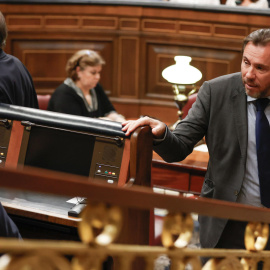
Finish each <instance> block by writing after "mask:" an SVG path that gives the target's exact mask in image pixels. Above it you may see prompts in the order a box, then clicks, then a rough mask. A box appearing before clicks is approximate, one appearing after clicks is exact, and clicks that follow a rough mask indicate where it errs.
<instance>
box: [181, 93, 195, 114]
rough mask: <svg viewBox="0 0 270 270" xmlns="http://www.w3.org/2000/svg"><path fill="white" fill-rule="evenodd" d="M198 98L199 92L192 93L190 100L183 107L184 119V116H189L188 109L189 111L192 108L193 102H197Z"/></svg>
mask: <svg viewBox="0 0 270 270" xmlns="http://www.w3.org/2000/svg"><path fill="white" fill-rule="evenodd" d="M196 98H197V93H195V94H192V95H190V96H189V98H188V102H187V104H186V105H185V106H184V107H183V110H182V111H183V116H182V119H184V118H185V117H186V116H187V114H188V111H189V109H190V108H191V106H192V104H193V103H194V102H195V100H196Z"/></svg>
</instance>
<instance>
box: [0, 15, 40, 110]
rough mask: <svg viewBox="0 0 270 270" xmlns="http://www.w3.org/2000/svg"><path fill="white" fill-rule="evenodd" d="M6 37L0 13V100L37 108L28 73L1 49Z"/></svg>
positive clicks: (34, 92)
mask: <svg viewBox="0 0 270 270" xmlns="http://www.w3.org/2000/svg"><path fill="white" fill-rule="evenodd" d="M6 38H7V27H6V22H5V18H4V16H3V14H2V13H0V102H2V103H7V104H13V105H19V106H24V107H31V108H38V101H37V94H36V91H35V88H34V85H33V81H32V77H31V75H30V73H29V72H28V70H27V69H26V67H25V66H24V65H23V64H22V62H21V61H20V60H19V59H17V58H16V57H14V56H12V55H9V54H6V53H5V52H4V51H3V47H4V46H5V44H6Z"/></svg>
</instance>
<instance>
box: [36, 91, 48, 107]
mask: <svg viewBox="0 0 270 270" xmlns="http://www.w3.org/2000/svg"><path fill="white" fill-rule="evenodd" d="M37 99H38V105H39V109H41V110H47V108H48V104H49V101H50V99H51V95H49V94H48V95H37Z"/></svg>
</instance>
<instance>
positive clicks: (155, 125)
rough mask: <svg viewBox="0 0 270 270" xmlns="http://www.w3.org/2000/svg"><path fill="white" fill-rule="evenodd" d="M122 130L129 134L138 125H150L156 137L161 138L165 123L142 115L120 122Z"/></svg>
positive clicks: (164, 130) (163, 133)
mask: <svg viewBox="0 0 270 270" xmlns="http://www.w3.org/2000/svg"><path fill="white" fill-rule="evenodd" d="M122 126H123V128H122V130H123V131H124V132H125V133H126V136H129V135H130V134H131V133H132V132H133V131H135V130H136V129H137V128H138V127H142V126H150V128H151V129H152V134H153V135H154V137H155V138H156V139H162V138H163V137H164V135H165V132H166V125H165V124H164V123H162V122H161V121H159V120H156V119H153V118H150V117H148V116H144V117H142V118H139V119H138V120H129V121H125V122H123V123H122Z"/></svg>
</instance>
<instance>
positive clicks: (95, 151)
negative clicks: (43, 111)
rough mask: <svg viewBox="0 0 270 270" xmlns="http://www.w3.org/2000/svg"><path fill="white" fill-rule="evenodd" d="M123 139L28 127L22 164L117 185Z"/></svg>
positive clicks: (42, 127) (24, 136) (22, 145)
mask: <svg viewBox="0 0 270 270" xmlns="http://www.w3.org/2000/svg"><path fill="white" fill-rule="evenodd" d="M123 149H124V139H120V138H119V139H118V138H115V137H110V136H99V135H97V134H93V133H87V132H77V131H71V130H63V129H57V128H52V127H46V126H40V125H32V126H25V128H24V133H23V139H22V144H21V151H20V155H19V164H21V165H27V166H34V167H40V168H44V169H50V170H56V171H62V172H67V173H72V174H77V175H83V176H88V177H91V178H95V179H100V180H103V181H106V182H107V183H110V184H117V182H118V178H119V174H120V168H121V162H122V156H123Z"/></svg>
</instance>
